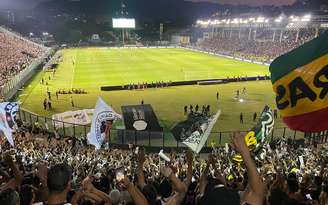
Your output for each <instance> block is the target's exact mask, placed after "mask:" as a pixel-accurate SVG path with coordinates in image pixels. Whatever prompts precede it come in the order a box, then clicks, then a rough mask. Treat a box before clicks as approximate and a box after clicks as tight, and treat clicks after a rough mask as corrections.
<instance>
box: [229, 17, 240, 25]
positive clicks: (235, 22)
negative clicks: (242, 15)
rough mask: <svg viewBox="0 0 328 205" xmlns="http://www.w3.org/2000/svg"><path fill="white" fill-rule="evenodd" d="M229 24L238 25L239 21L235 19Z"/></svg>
mask: <svg viewBox="0 0 328 205" xmlns="http://www.w3.org/2000/svg"><path fill="white" fill-rule="evenodd" d="M231 23H232V24H238V23H239V19H237V18H235V19H234V20H233V21H232V22H231Z"/></svg>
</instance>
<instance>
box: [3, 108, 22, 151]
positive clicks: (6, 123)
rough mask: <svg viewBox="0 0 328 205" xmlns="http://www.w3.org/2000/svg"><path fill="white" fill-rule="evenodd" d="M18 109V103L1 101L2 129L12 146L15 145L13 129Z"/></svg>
mask: <svg viewBox="0 0 328 205" xmlns="http://www.w3.org/2000/svg"><path fill="white" fill-rule="evenodd" d="M18 109H19V105H18V103H15V102H4V103H0V130H1V131H2V132H3V134H4V136H5V137H6V138H7V140H8V142H9V143H10V145H11V146H14V140H13V136H12V131H13V129H14V126H15V125H16V115H17V112H18Z"/></svg>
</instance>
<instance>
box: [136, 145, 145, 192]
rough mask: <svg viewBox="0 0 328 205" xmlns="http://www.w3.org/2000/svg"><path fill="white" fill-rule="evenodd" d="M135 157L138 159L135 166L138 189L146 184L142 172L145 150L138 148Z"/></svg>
mask: <svg viewBox="0 0 328 205" xmlns="http://www.w3.org/2000/svg"><path fill="white" fill-rule="evenodd" d="M137 159H138V165H137V166H138V167H137V176H138V186H139V187H140V189H143V188H144V187H145V185H146V183H145V176H144V172H143V168H144V163H145V161H146V158H145V151H144V150H143V149H140V150H139V152H138V155H137Z"/></svg>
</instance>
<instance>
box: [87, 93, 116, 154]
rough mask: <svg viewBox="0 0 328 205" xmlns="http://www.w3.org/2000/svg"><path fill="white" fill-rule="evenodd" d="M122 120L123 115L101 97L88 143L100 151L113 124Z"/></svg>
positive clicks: (93, 118)
mask: <svg viewBox="0 0 328 205" xmlns="http://www.w3.org/2000/svg"><path fill="white" fill-rule="evenodd" d="M121 118H122V117H121V115H119V114H117V113H116V112H115V111H114V110H113V109H112V108H111V107H110V106H109V105H107V104H106V103H105V102H104V101H103V100H102V99H101V98H100V97H99V98H98V101H97V104H96V108H95V111H94V114H93V117H92V122H91V129H90V132H89V133H88V136H87V139H88V143H89V144H92V145H94V146H95V147H96V149H100V147H101V145H102V144H103V142H104V140H105V138H106V136H107V134H108V132H109V130H110V128H111V127H112V124H113V122H114V121H115V120H118V119H121Z"/></svg>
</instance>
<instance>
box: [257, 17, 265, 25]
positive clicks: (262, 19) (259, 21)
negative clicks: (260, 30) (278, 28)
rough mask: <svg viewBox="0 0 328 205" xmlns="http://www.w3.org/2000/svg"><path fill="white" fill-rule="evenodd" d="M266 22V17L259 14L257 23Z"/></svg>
mask: <svg viewBox="0 0 328 205" xmlns="http://www.w3.org/2000/svg"><path fill="white" fill-rule="evenodd" d="M264 22H265V19H264V18H263V17H262V16H259V17H258V18H257V19H256V23H264Z"/></svg>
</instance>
